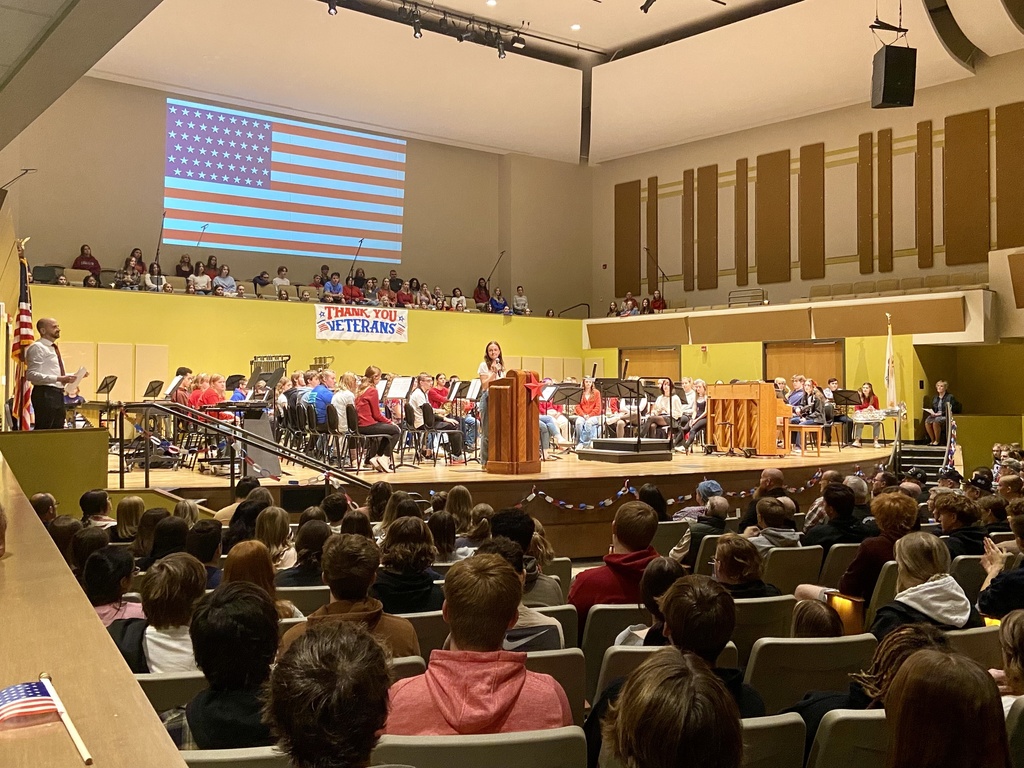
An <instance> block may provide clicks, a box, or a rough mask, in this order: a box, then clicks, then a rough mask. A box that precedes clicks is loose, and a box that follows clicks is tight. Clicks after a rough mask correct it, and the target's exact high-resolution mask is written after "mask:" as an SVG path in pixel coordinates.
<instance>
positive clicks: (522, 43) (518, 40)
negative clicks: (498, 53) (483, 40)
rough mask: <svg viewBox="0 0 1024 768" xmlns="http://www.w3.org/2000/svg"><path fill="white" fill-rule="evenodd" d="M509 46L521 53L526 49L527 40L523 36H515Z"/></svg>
mask: <svg viewBox="0 0 1024 768" xmlns="http://www.w3.org/2000/svg"><path fill="white" fill-rule="evenodd" d="M509 45H511V46H512V47H513V48H515V49H516V50H517V51H521V50H522V49H523V48H525V47H526V38H524V37H523V36H522V35H513V36H512V40H510V41H509Z"/></svg>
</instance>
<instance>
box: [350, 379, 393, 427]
mask: <svg viewBox="0 0 1024 768" xmlns="http://www.w3.org/2000/svg"><path fill="white" fill-rule="evenodd" d="M356 414H357V415H358V416H359V426H360V427H368V426H370V425H371V424H378V423H379V424H390V423H391V422H390V421H388V420H387V419H385V418H384V414H382V413H381V412H380V395H378V394H377V388H376V387H370V388H369V389H367V390H366V391H365V392H363V394H361V395H360V396H359V397H357V398H356Z"/></svg>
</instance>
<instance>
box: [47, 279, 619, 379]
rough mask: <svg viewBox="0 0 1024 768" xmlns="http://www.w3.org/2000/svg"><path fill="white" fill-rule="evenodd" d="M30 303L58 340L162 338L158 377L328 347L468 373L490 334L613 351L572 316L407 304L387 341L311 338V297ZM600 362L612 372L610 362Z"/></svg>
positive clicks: (320, 352)
mask: <svg viewBox="0 0 1024 768" xmlns="http://www.w3.org/2000/svg"><path fill="white" fill-rule="evenodd" d="M33 301H34V309H35V312H34V314H35V317H37V318H39V317H44V316H53V317H56V318H57V319H58V320H59V321H60V324H61V339H62V340H64V341H75V342H87V341H92V342H108V343H122V344H166V345H167V346H168V347H169V356H168V359H169V363H170V370H169V371H168V379H167V381H170V378H169V376H170V374H171V373H172V372H173V370H174V368H176V367H178V366H180V365H187V366H188V367H190V368H192V369H193V370H194V371H197V372H198V371H206V372H217V373H222V374H224V375H230V374H232V373H248V372H249V370H250V365H249V361H250V360H251V359H252V357H253V356H255V355H274V354H288V355H291V356H292V359H291V362H290V363H289V366H288V369H289V371H291V370H295V369H297V368H305V367H306V366H308V365H310V364H311V363H312V362H313V358H314V357H321V356H331V355H333V356H334V358H335V360H334V363H333V364H332V367H333V368H334V369H335V370H336V371H339V372H342V371H346V370H352V371H356V372H362V371H363V370H364V369H365V368H366V366H367V365H371V364H372V365H377V366H379V367H380V368H382V369H383V370H385V371H394V372H401V373H406V374H410V373H418V372H419V371H421V370H427V371H429V372H430V373H437V372H438V371H444V372H445V373H447V374H453V373H454V374H458V375H459V376H461V377H462V378H468V377H475V376H476V369H477V366H478V365H479V364H480V361H481V360H482V359H483V353H484V347H485V346H486V345H487V342H488V341H490V340H491V339H497V340H498V341H499V343H500V344H501V346H502V351H503V352H504V354H505V355H506V356H524V355H525V356H534V357H566V358H577V359H582V358H583V357H584V356H586V357H596V356H598V355H599V354H600V355H603V356H605V357H606V359H610V360H612V361H614V359H615V357H614V352H612V353H610V357H609V356H608V355H607V354H606V351H605V350H586V353H584V350H583V333H582V329H581V321H579V320H560V319H550V318H543V317H503V316H494V315H484V314H477V313H468V314H459V313H452V312H444V313H437V312H427V311H422V310H413V311H410V312H409V342H408V343H405V344H393V343H381V342H351V341H318V340H317V339H316V338H315V333H314V313H315V310H314V308H313V305H312V304H303V303H299V302H288V303H284V302H277V301H272V300H256V299H241V300H239V299H230V298H224V299H218V298H213V297H207V296H186V295H184V294H179V295H173V296H168V295H153V294H146V293H135V292H131V291H108V290H104V291H98V290H86V289H84V288H61V287H57V286H37V287H36V288H35V289H34V291H33ZM607 370H614V363H612V364H611V366H610V367H609V368H608V369H607ZM103 374H104V372H103V371H93V372H92V375H93V376H102V375H103ZM118 394H119V395H120V393H118ZM121 396H123V395H121Z"/></svg>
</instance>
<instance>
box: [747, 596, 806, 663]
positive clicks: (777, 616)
mask: <svg viewBox="0 0 1024 768" xmlns="http://www.w3.org/2000/svg"><path fill="white" fill-rule="evenodd" d="M795 606H796V598H795V597H793V596H792V595H781V596H779V597H748V598H744V599H742V600H737V601H736V628H735V629H733V631H732V641H733V642H734V643H735V644H736V650H737V651H738V653H739V666H741V667H745V666H746V665H747V659H749V658H750V651H751V649H752V648H753V647H754V643H755V642H757V641H758V640H760V639H761V638H762V637H789V633H790V630H791V628H792V624H793V608H794V607H795Z"/></svg>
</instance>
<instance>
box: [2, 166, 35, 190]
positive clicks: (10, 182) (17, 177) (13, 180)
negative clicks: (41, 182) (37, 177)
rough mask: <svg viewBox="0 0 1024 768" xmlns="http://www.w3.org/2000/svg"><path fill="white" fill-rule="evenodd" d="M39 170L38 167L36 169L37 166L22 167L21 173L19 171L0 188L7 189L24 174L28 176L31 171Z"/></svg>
mask: <svg viewBox="0 0 1024 768" xmlns="http://www.w3.org/2000/svg"><path fill="white" fill-rule="evenodd" d="M37 170H38V169H36V168H22V169H21V173H19V174H18V175H17V176H15V177H14V178H13V179H11V180H10V181H8V182H7V183H6V184H4V185H3V186H2V187H0V189H7V188H8V187H9V186H11V185H12V184H13V183H14V182H16V181H17V180H18V179H20V178H21V177H22V176H28V175H29V174H30V173H35V172H36V171H37Z"/></svg>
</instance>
